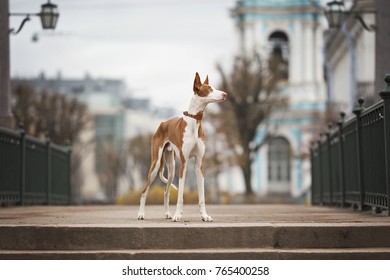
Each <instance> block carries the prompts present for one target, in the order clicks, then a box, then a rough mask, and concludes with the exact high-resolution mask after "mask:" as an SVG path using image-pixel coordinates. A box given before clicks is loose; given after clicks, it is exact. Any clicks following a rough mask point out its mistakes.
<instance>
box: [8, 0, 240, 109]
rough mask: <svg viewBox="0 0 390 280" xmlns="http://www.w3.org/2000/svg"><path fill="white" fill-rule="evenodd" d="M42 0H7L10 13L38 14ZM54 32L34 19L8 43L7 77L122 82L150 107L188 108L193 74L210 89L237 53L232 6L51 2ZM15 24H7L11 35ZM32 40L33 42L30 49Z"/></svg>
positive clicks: (175, 0)
mask: <svg viewBox="0 0 390 280" xmlns="http://www.w3.org/2000/svg"><path fill="white" fill-rule="evenodd" d="M45 2H46V0H10V11H11V12H39V10H40V5H41V4H43V3H45ZM52 2H53V3H54V4H57V5H58V9H59V12H60V18H59V21H58V25H57V29H56V31H55V32H54V33H50V32H49V33H45V32H43V31H42V29H41V23H40V21H39V18H37V17H34V18H32V19H31V21H30V22H28V23H26V25H25V27H24V28H23V30H22V31H21V33H20V34H18V35H16V36H11V75H12V76H19V77H21V76H22V77H36V76H37V75H38V74H39V73H41V72H44V73H45V75H46V76H47V77H56V76H57V74H58V73H59V72H61V74H62V76H63V77H64V78H82V77H84V76H85V75H86V73H89V74H90V75H91V76H92V77H94V78H97V77H108V78H120V79H124V80H125V81H126V83H127V86H128V87H129V88H130V89H132V90H133V91H134V95H136V96H144V97H150V98H151V99H152V100H153V104H154V105H160V106H175V107H179V108H178V110H185V109H187V106H188V102H189V100H190V97H191V94H192V83H193V79H194V75H195V72H196V71H198V72H199V74H200V75H201V77H202V78H204V76H205V75H206V74H209V78H210V83H211V84H214V85H217V83H218V81H219V75H218V73H217V72H216V69H215V64H216V62H218V61H223V62H224V63H225V64H226V65H229V63H228V61H229V60H230V59H231V58H232V56H233V55H234V53H235V51H236V46H237V41H236V34H235V30H234V22H233V20H232V19H231V18H230V16H229V9H230V8H232V7H233V6H234V3H235V1H234V0H53V1H52ZM21 19H22V18H15V17H12V18H11V21H10V23H11V27H14V28H17V27H18V26H19V23H20V21H21ZM34 33H38V34H39V40H38V42H36V43H34V42H32V36H33V34H34Z"/></svg>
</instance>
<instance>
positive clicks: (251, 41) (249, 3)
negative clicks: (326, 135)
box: [231, 0, 326, 197]
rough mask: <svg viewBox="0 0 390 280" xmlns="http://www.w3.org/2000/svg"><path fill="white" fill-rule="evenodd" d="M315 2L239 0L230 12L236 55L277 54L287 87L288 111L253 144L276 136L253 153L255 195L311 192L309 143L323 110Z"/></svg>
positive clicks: (278, 114)
mask: <svg viewBox="0 0 390 280" xmlns="http://www.w3.org/2000/svg"><path fill="white" fill-rule="evenodd" d="M320 2H321V1H319V0H311V1H310V0H242V1H237V2H236V6H235V8H233V9H232V10H231V15H232V17H233V19H234V20H235V23H236V27H237V35H238V40H237V42H238V46H237V47H238V51H239V52H240V53H241V54H244V55H245V54H249V53H250V52H253V51H256V52H258V53H259V54H260V55H261V57H262V58H263V59H264V60H266V59H267V58H268V57H269V55H270V54H271V53H272V52H274V51H279V53H281V54H282V56H283V60H284V63H285V66H286V70H285V71H286V73H285V77H286V82H285V83H283V84H282V85H281V86H280V88H279V89H278V90H279V91H280V92H281V94H283V95H285V96H286V97H287V98H288V100H289V105H288V109H287V110H283V111H277V112H275V113H273V115H272V116H271V118H270V119H269V120H268V125H262V126H260V127H259V128H258V137H257V141H258V142H261V141H262V140H263V138H264V136H265V135H266V134H267V131H266V130H272V134H273V135H274V136H275V137H273V139H272V140H271V141H270V142H268V143H267V144H265V145H263V147H262V148H261V149H260V150H259V151H258V153H257V154H256V160H255V163H254V165H253V182H252V186H253V189H254V191H255V192H256V193H257V194H258V195H267V194H274V193H279V194H280V193H283V194H289V195H291V197H299V196H300V195H302V194H303V193H304V192H306V191H307V190H308V189H309V188H310V184H311V176H310V156H309V155H310V153H309V147H310V141H311V139H312V137H313V135H314V133H317V132H318V127H317V125H318V123H319V120H320V119H321V118H322V116H323V114H324V112H325V109H326V89H325V81H324V70H323V69H324V63H323V57H324V53H323V31H324V28H323V26H322V24H321V23H322V15H321V9H320Z"/></svg>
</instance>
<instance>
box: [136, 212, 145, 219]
mask: <svg viewBox="0 0 390 280" xmlns="http://www.w3.org/2000/svg"><path fill="white" fill-rule="evenodd" d="M143 219H145V213H143V212H139V213H138V220H143Z"/></svg>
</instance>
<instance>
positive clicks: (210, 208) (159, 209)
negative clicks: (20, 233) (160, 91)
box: [0, 204, 390, 227]
mask: <svg viewBox="0 0 390 280" xmlns="http://www.w3.org/2000/svg"><path fill="white" fill-rule="evenodd" d="M183 210H184V213H183V217H182V221H181V222H179V223H174V222H172V221H171V220H166V219H164V207H163V205H147V206H146V219H145V220H143V221H139V220H137V213H138V206H115V205H110V206H68V207H67V206H28V207H11V208H0V225H19V226H21V225H31V226H47V225H57V226H68V225H70V226H71V225H74V226H76V225H77V226H83V225H85V226H88V225H105V226H114V227H115V226H121V227H123V226H125V227H126V226H131V227H134V226H136V227H150V226H158V227H161V226H164V227H178V226H191V225H193V226H206V227H207V226H208V225H210V226H214V227H215V226H223V225H224V224H229V226H234V225H237V226H242V225H248V224H249V225H250V224H253V225H262V224H268V225H269V224H275V225H277V224H296V225H299V224H312V223H323V224H332V223H346V224H349V223H354V224H365V225H370V224H372V225H378V224H385V225H390V217H388V216H386V214H374V213H373V212H359V211H353V210H351V209H341V208H334V207H332V208H330V207H317V206H315V207H309V206H304V205H282V204H270V205H207V212H208V214H209V215H210V216H212V217H213V219H214V222H212V223H205V222H202V221H201V219H200V215H199V211H198V207H197V205H184V209H183ZM174 211H175V206H171V213H172V214H173V213H174Z"/></svg>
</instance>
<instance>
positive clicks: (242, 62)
mask: <svg viewBox="0 0 390 280" xmlns="http://www.w3.org/2000/svg"><path fill="white" fill-rule="evenodd" d="M282 61H283V60H282V59H281V57H280V54H279V53H277V52H276V53H275V52H274V53H273V54H272V55H271V57H270V59H269V61H268V67H267V68H266V67H264V66H263V63H262V61H261V59H260V56H259V55H258V54H257V53H255V54H253V56H252V57H237V58H236V59H235V61H234V65H233V70H232V71H231V72H230V74H226V72H225V70H224V69H223V68H222V66H221V65H220V64H218V65H217V69H218V71H219V73H220V75H221V80H222V82H221V85H220V88H221V89H222V90H224V91H226V92H227V93H228V99H227V101H225V102H222V103H218V104H219V106H220V109H221V110H220V112H218V113H215V114H212V122H213V124H214V126H215V128H216V131H217V133H221V134H223V135H224V136H225V137H224V138H225V141H226V143H227V145H228V147H229V148H230V150H231V151H233V159H232V160H233V162H234V164H237V165H238V166H239V167H240V168H241V170H242V172H243V176H244V181H245V190H246V194H247V195H248V196H249V195H251V194H253V190H252V184H251V177H252V171H251V166H252V163H253V161H254V158H255V157H254V155H255V153H256V152H257V150H258V149H260V147H261V146H262V145H263V144H264V143H265V142H266V141H268V140H269V139H270V138H271V137H272V134H271V133H269V129H267V132H268V133H267V135H266V136H265V137H264V139H263V141H262V142H261V143H256V136H257V132H258V127H259V125H260V124H262V123H265V121H266V120H267V119H268V118H269V117H270V116H271V114H272V112H274V111H275V110H280V109H282V108H284V107H285V106H286V104H287V99H286V98H285V97H282V96H281V95H280V94H278V91H277V90H276V89H277V88H278V85H279V84H280V82H281V81H282V80H283V77H284V76H285V67H284V66H283V65H282V63H281V62H282ZM282 66H283V67H282Z"/></svg>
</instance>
